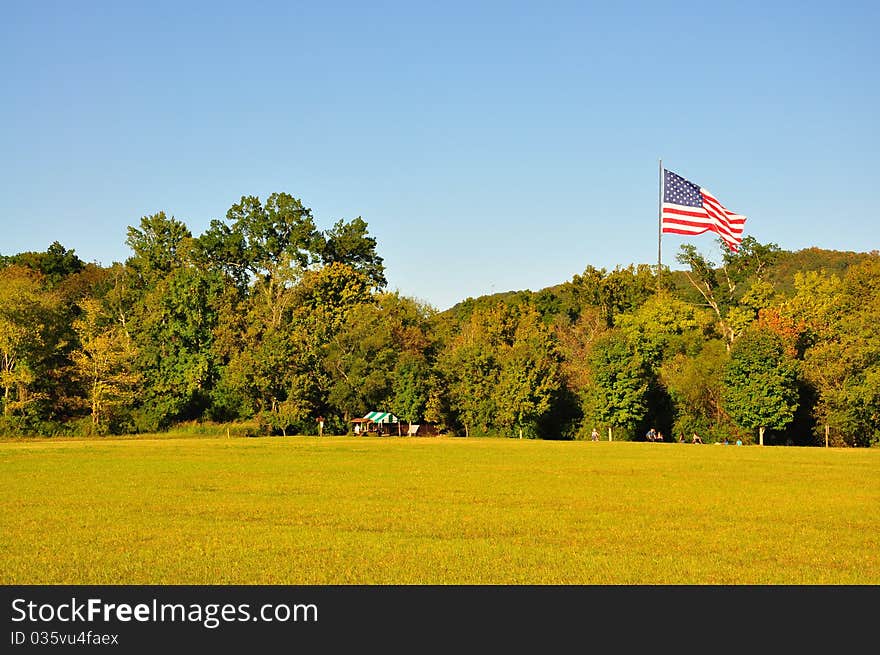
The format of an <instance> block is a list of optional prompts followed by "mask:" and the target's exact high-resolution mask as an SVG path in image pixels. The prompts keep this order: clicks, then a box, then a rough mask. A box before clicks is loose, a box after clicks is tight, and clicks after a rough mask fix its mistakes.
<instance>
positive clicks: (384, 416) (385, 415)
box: [364, 412, 400, 423]
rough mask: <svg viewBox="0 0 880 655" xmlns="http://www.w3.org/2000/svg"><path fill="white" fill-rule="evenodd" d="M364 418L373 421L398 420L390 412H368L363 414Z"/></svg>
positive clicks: (393, 421)
mask: <svg viewBox="0 0 880 655" xmlns="http://www.w3.org/2000/svg"><path fill="white" fill-rule="evenodd" d="M364 418H367V419H370V420H371V421H372V422H373V423H398V422H399V421H400V419H398V418H397V417H396V416H395V415H394V414H391V413H390V412H369V413H367V414H365V415H364Z"/></svg>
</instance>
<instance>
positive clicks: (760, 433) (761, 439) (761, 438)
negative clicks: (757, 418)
mask: <svg viewBox="0 0 880 655" xmlns="http://www.w3.org/2000/svg"><path fill="white" fill-rule="evenodd" d="M758 440H759V442H760V444H761V445H762V446H763V445H764V426H761V427H760V428H758Z"/></svg>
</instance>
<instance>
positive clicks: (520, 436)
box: [519, 428, 522, 439]
mask: <svg viewBox="0 0 880 655" xmlns="http://www.w3.org/2000/svg"><path fill="white" fill-rule="evenodd" d="M519 438H520V439H522V428H520V429H519Z"/></svg>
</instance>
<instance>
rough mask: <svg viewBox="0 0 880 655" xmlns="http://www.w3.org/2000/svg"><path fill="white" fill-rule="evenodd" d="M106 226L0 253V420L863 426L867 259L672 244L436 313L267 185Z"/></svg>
mask: <svg viewBox="0 0 880 655" xmlns="http://www.w3.org/2000/svg"><path fill="white" fill-rule="evenodd" d="M126 243H127V245H128V246H129V247H130V248H131V256H130V257H129V258H128V259H127V260H126V261H125V263H115V264H113V265H111V266H108V267H102V266H99V265H97V264H84V263H83V262H82V261H81V260H80V259H79V258H78V257H77V256H76V254H75V253H74V251H72V250H67V249H66V248H64V247H63V246H61V245H60V244H59V243H58V242H55V243H53V244H52V245H51V246H49V248H48V249H47V250H46V252H26V253H19V254H17V255H9V256H0V407H2V416H3V422H2V425H0V430H3V431H5V432H8V433H24V432H28V431H31V432H37V433H42V434H66V433H78V434H86V433H90V434H103V433H107V432H126V431H135V432H137V431H140V432H143V431H152V430H156V429H165V428H169V429H170V428H172V427H174V426H175V425H177V424H180V423H181V422H184V423H191V422H193V421H203V420H215V421H242V420H245V421H250V422H251V423H250V424H251V425H252V427H251V428H250V429H252V430H253V431H254V432H255V433H256V432H257V431H260V432H261V433H263V434H279V435H284V434H293V433H313V432H316V431H317V426H316V422H315V419H316V417H317V416H319V415H320V416H323V417H324V418H325V431H326V433H327V434H332V433H339V434H341V433H345V432H347V431H348V430H349V428H350V426H351V419H352V418H353V417H355V416H362V415H363V414H364V413H365V412H366V411H369V410H376V409H383V410H390V411H393V412H394V413H395V414H397V415H399V416H401V417H402V418H403V419H404V420H405V421H409V422H419V421H432V422H436V423H438V424H439V425H440V426H442V427H444V428H445V429H448V430H450V431H453V432H455V433H457V434H461V433H464V434H465V435H504V436H535V437H542V438H572V437H577V436H585V435H586V434H589V431H590V430H591V429H592V428H593V427H594V426H595V427H597V428H600V429H601V432H602V435H603V438H604V436H605V434H606V428H607V427H609V426H611V427H612V428H613V429H614V430H615V433H616V435H617V438H618V439H620V438H621V437H623V438H631V437H634V436H635V437H638V436H639V435H640V434H641V433H642V432H643V431H644V430H645V429H646V427H648V426H653V427H657V428H660V429H662V430H663V431H664V432H667V433H668V432H672V433H674V434H676V435H679V434H687V433H690V432H693V431H697V432H699V433H700V434H702V435H704V438H707V440H712V439H713V438H720V437H722V436H729V437H733V436H735V435H742V434H746V433H747V432H749V434H750V431H752V430H754V429H755V427H757V428H759V429H760V428H769V429H771V430H773V431H774V434H773V438H774V440H775V441H776V442H778V443H783V442H785V443H797V444H807V443H821V442H822V441H823V439H822V436H823V433H824V430H825V428H826V426H827V428H828V429H829V430H830V434H831V441H832V443H834V444H837V445H843V444H847V445H858V446H868V445H873V444H876V443H878V441H880V419H878V416H880V397H878V392H877V391H876V390H877V388H878V380H880V337H878V336H877V334H878V332H877V330H876V325H877V324H878V323H880V310H878V309H877V308H878V307H880V291H878V289H880V264H878V261H880V260H878V254H877V253H836V252H833V251H822V250H819V249H815V248H813V249H807V250H803V251H799V252H797V253H785V252H782V251H780V250H779V248H778V247H777V246H776V245H775V244H761V243H759V242H757V241H756V240H755V239H754V238H752V237H746V238H745V239H743V242H742V244H741V247H740V249H739V251H738V252H737V253H733V252H731V251H729V250H728V249H727V248H726V246H724V245H723V244H722V242H720V241H719V246H720V248H721V251H720V260H719V261H720V264H717V265H716V263H715V262H713V261H712V259H711V258H710V257H708V256H706V255H704V254H702V253H700V252H699V251H698V250H697V249H696V248H695V247H693V246H691V245H686V246H683V247H682V248H681V250H680V252H679V255H678V260H679V262H681V263H682V264H684V265H685V266H686V267H687V268H686V270H683V271H666V270H665V271H660V273H659V276H658V273H657V271H656V270H655V269H654V267H653V266H649V265H646V264H639V265H631V266H628V267H620V266H618V267H617V268H615V269H614V270H613V271H610V272H609V271H606V270H605V269H598V268H595V267H593V266H589V265H588V266H586V267H585V269H584V271H583V273H582V274H580V275H575V276H573V278H572V279H571V280H570V281H568V282H564V283H562V284H558V285H556V286H553V287H548V288H546V289H541V290H538V291H530V290H520V291H508V292H503V293H497V294H493V295H491V296H482V297H479V298H467V299H466V300H464V301H462V302H461V303H459V304H458V305H456V306H455V307H453V308H452V309H450V310H448V311H446V312H443V313H439V314H438V313H437V312H436V311H435V310H433V309H432V308H431V307H428V306H425V305H423V304H422V303H419V302H417V301H415V300H413V299H410V298H406V297H402V296H401V295H400V294H399V293H385V292H383V289H384V287H385V285H386V278H385V270H384V263H383V259H382V257H380V256H379V255H378V251H377V243H376V239H375V238H374V237H372V236H370V234H369V231H368V226H367V223H366V222H365V221H364V220H363V219H362V218H361V217H359V216H358V217H357V218H355V219H353V220H349V221H346V220H338V221H337V222H336V223H335V224H333V225H332V226H331V227H330V228H329V229H327V230H326V231H321V230H319V229H318V227H317V226H316V224H315V221H314V219H313V217H312V213H311V210H310V209H308V208H307V207H306V206H304V205H303V203H302V202H301V201H300V200H299V199H297V198H294V197H293V196H292V195H290V194H288V193H273V194H271V195H270V196H269V197H268V198H266V200H265V201H262V200H260V198H257V197H255V196H242V197H241V199H240V201H239V202H237V203H235V204H234V205H233V206H232V207H230V209H229V210H228V211H227V212H226V215H225V218H224V220H215V221H212V223H211V225H210V226H209V228H208V229H207V230H206V231H205V232H204V233H203V234H202V235H200V236H198V237H195V238H194V237H193V235H192V234H191V232H190V230H189V228H188V227H187V226H186V224H185V223H184V222H183V221H181V220H178V219H176V218H174V217H173V216H171V217H170V218H169V217H168V215H166V214H165V212H161V211H160V212H157V213H155V214H152V215H150V216H144V217H142V218H141V219H140V222H139V223H138V225H137V226H132V227H130V228H129V230H128V233H127V238H126ZM716 259H719V257H716ZM257 425H259V426H260V427H259V430H257V427H256V426H257Z"/></svg>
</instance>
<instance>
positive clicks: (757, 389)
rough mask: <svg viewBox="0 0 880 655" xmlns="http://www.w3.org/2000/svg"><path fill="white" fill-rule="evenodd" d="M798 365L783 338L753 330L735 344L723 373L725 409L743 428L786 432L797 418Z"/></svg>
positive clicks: (772, 333) (766, 331)
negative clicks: (790, 354)
mask: <svg viewBox="0 0 880 655" xmlns="http://www.w3.org/2000/svg"><path fill="white" fill-rule="evenodd" d="M797 382H798V369H797V363H796V362H795V361H794V360H793V359H791V358H790V357H789V356H788V355H787V354H786V352H785V347H784V344H783V342H782V339H780V338H779V336H778V335H777V334H776V333H774V332H772V331H770V330H766V329H754V330H751V331H749V332H747V333H746V334H744V335H743V336H742V337H740V338H739V339H738V340H737V342H736V343H735V344H734V346H733V348H732V350H731V352H730V360H729V362H728V363H727V366H726V368H725V372H724V384H725V386H724V395H723V401H724V408H725V411H726V412H727V413H728V414H729V415H730V416H731V418H733V420H734V421H735V422H736V423H737V425H739V426H740V427H743V428H748V429H755V428H759V429H760V428H769V429H771V430H783V429H784V428H785V427H786V426H787V425H788V424H789V423H791V421H792V419H793V418H794V413H795V410H796V409H797V400H798V391H797Z"/></svg>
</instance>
